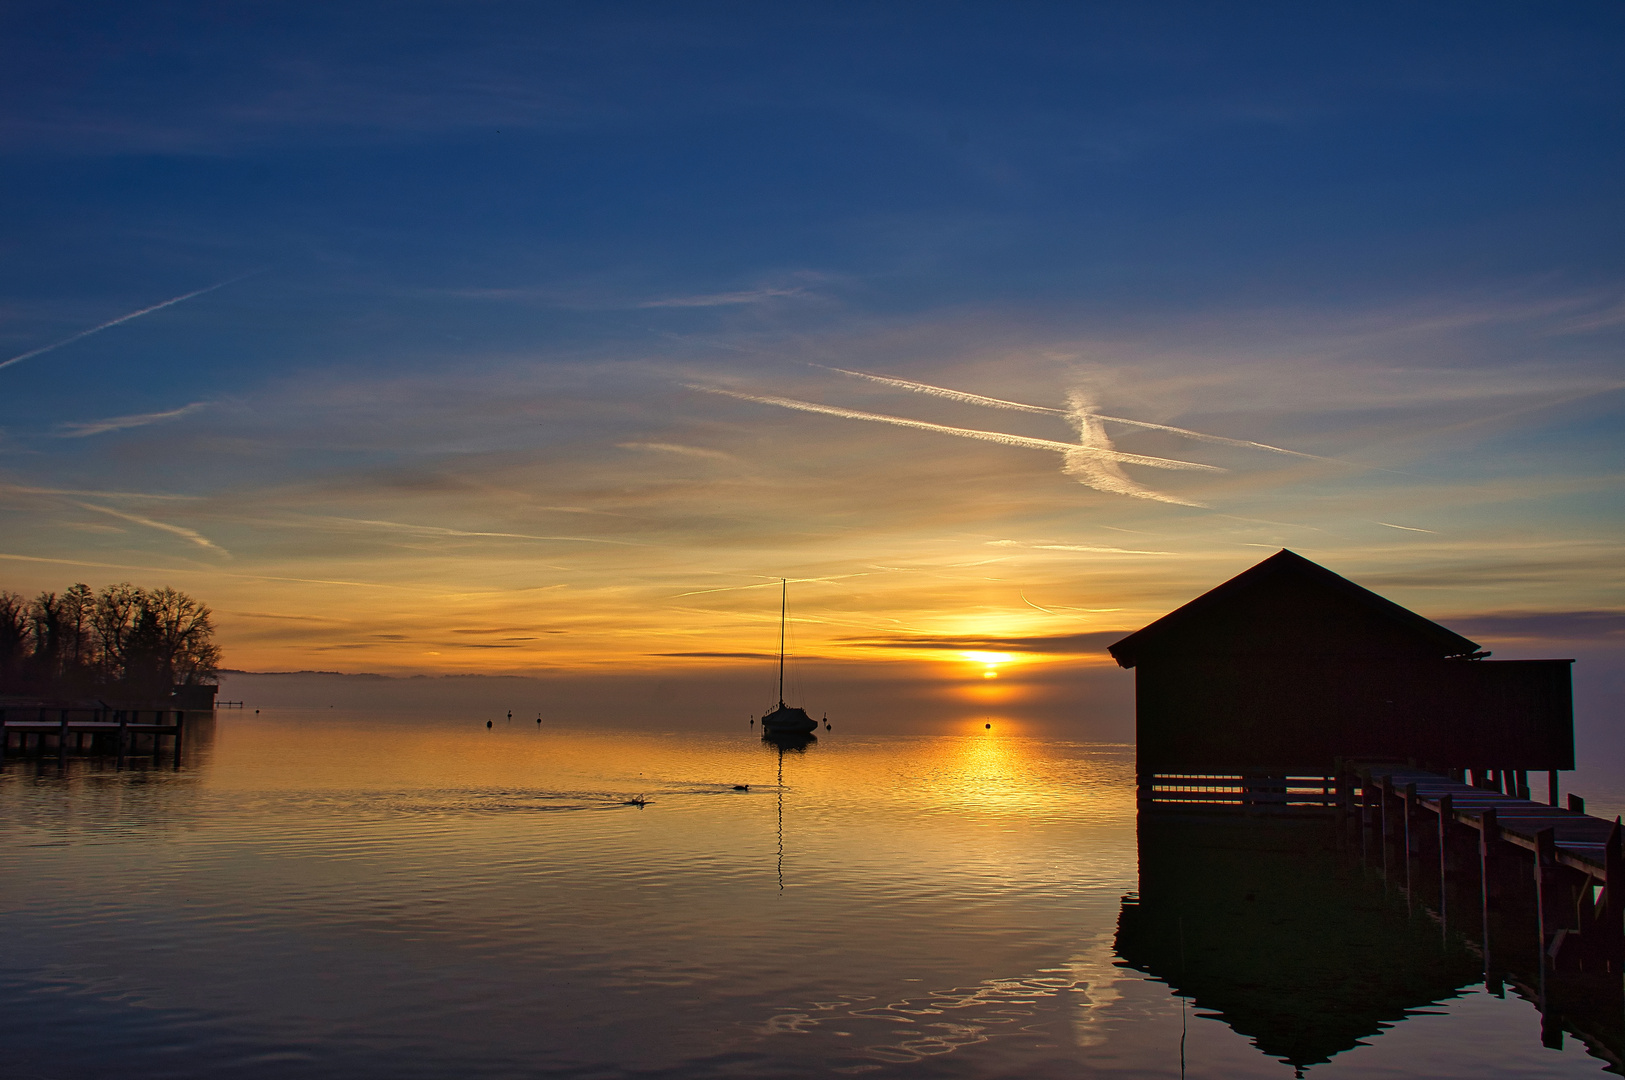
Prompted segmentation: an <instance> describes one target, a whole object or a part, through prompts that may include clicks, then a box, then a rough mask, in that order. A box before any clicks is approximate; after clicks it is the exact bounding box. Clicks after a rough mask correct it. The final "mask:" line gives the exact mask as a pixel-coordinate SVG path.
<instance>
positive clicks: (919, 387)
mask: <svg viewBox="0 0 1625 1080" xmlns="http://www.w3.org/2000/svg"><path fill="white" fill-rule="evenodd" d="M813 366H814V367H821V368H824V370H825V371H834V372H839V373H840V374H842V375H850V376H852V377H853V378H854V379H866V380H868V381H869V382H872V383H879V384H880V385H882V386H895V387H897V388H898V389H899V390H912V391H914V392H915V393H916V394H929V395H930V396H932V397H939V398H945V399H947V400H948V401H958V402H962V403H963V404H966V405H986V406H987V407H989V408H992V409H1011V410H1013V411H1015V412H1029V413H1047V414H1049V415H1052V416H1065V415H1066V410H1065V409H1046V408H1044V406H1042V405H1023V404H1022V403H1021V402H1019V401H1006V400H1004V399H1003V398H996V397H986V396H984V395H982V394H968V393H966V392H965V391H963V390H950V389H948V388H947V387H945V386H932V385H931V384H930V383H922V382H915V381H914V380H912V379H891V378H887V377H886V376H884V375H870V374H869V373H868V372H865V371H849V370H847V369H846V368H838V367H827V366H826V365H824V364H814V365H813Z"/></svg>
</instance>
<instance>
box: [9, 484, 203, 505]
mask: <svg viewBox="0 0 1625 1080" xmlns="http://www.w3.org/2000/svg"><path fill="white" fill-rule="evenodd" d="M7 493H11V494H16V495H76V496H79V497H81V498H87V499H152V500H156V501H162V502H182V501H187V502H189V501H193V500H196V499H198V498H201V496H198V495H164V494H154V493H152V492H148V491H86V490H83V489H81V488H42V487H23V486H22V485H19V484H0V495H4V494H7Z"/></svg>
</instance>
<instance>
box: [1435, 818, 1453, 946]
mask: <svg viewBox="0 0 1625 1080" xmlns="http://www.w3.org/2000/svg"><path fill="white" fill-rule="evenodd" d="M1455 816H1456V810H1455V802H1454V800H1453V799H1452V798H1451V797H1450V793H1449V792H1448V791H1447V792H1445V793H1444V794H1443V795H1440V796H1439V928H1440V929H1441V930H1443V931H1444V932H1445V933H1449V932H1450V912H1449V901H1450V826H1451V824H1452V823H1453V822H1454V821H1455Z"/></svg>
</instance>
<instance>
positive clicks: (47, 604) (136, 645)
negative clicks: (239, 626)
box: [0, 582, 220, 698]
mask: <svg viewBox="0 0 1625 1080" xmlns="http://www.w3.org/2000/svg"><path fill="white" fill-rule="evenodd" d="M219 669H220V648H219V646H217V645H216V644H215V643H214V623H213V622H212V620H211V616H210V613H209V609H208V608H207V607H205V606H204V605H203V604H200V603H199V602H198V601H196V600H194V599H192V598H191V597H190V596H187V595H186V594H185V593H183V592H178V591H177V590H175V589H170V588H162V589H143V588H140V587H138V586H135V585H131V584H130V583H128V582H123V583H121V584H118V585H109V586H108V587H107V588H105V589H103V590H102V591H101V592H99V593H98V592H92V591H91V589H90V586H88V585H84V584H77V585H74V586H72V587H71V588H69V589H68V590H67V591H65V592H63V593H61V594H57V593H54V592H42V593H40V594H39V595H38V596H36V597H34V598H33V599H32V600H29V599H26V598H24V597H22V596H19V595H18V594H16V593H13V592H7V591H5V590H0V693H5V694H51V695H73V696H82V695H88V694H94V693H99V692H111V693H115V694H121V695H124V696H139V697H145V698H155V697H166V696H167V695H168V694H169V692H170V690H171V689H172V688H173V687H176V686H183V685H197V684H200V683H213V682H214V681H215V676H216V673H217V672H218V671H219Z"/></svg>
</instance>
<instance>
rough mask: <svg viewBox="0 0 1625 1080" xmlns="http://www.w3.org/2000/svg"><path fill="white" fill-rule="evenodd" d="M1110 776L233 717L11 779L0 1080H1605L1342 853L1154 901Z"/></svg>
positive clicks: (1259, 866)
mask: <svg viewBox="0 0 1625 1080" xmlns="http://www.w3.org/2000/svg"><path fill="white" fill-rule="evenodd" d="M1132 762H1133V749H1132V747H1128V746H1117V745H1090V744H1083V743H1076V742H1068V741H1064V740H1060V739H1054V738H1042V737H1037V736H1033V735H1030V734H1029V735H1019V734H1010V733H1007V732H1005V731H1001V730H993V731H981V730H968V731H964V732H962V733H955V734H944V735H937V736H919V735H913V736H903V735H898V736H856V735H846V734H843V733H842V732H841V731H840V730H836V731H834V732H831V733H827V734H825V735H824V736H823V737H822V738H821V739H820V741H819V742H817V743H816V744H815V745H813V746H811V747H809V748H808V749H806V750H805V752H800V753H796V752H791V753H785V754H782V755H781V754H779V753H778V752H775V751H774V750H773V749H772V748H770V747H764V746H763V745H762V744H761V743H760V742H759V741H758V740H757V739H755V738H753V737H752V735H751V734H750V733H748V732H747V731H745V730H741V731H739V732H738V733H736V734H717V733H707V734H700V735H681V734H670V733H658V732H619V731H604V730H592V729H588V728H578V729H561V728H559V727H558V726H555V725H552V724H549V725H546V726H544V727H538V726H537V725H536V724H534V723H531V722H527V721H522V720H515V721H513V722H512V723H511V724H507V723H505V722H503V721H501V720H498V721H497V724H496V728H495V729H494V730H492V731H489V732H487V731H486V730H485V728H484V725H483V723H478V724H476V723H475V722H473V721H466V720H451V719H419V720H410V721H405V720H403V721H397V722H382V721H379V720H377V719H370V718H367V717H364V716H359V715H345V714H341V713H339V712H338V711H337V710H322V711H321V712H320V713H317V712H315V711H310V712H303V711H299V710H280V711H277V712H275V713H272V712H267V713H266V714H264V715H261V716H258V717H255V716H253V715H247V716H237V715H232V714H229V713H225V714H222V719H221V720H220V721H219V722H218V725H217V729H216V732H215V734H214V737H213V738H212V740H210V741H208V742H207V743H206V744H204V745H200V746H197V747H195V748H194V750H193V752H192V753H191V756H190V758H189V760H188V761H187V762H186V763H185V764H184V766H183V767H182V768H181V769H180V770H178V771H175V770H170V769H152V768H145V767H138V768H133V769H126V770H125V771H123V772H116V771H114V769H113V768H112V763H111V762H107V761H100V760H76V761H71V762H70V763H69V765H68V767H67V768H66V770H65V771H63V772H59V771H58V769H57V766H56V763H55V761H54V760H46V761H40V760H37V759H33V760H19V759H17V758H16V757H13V758H11V759H9V760H8V761H7V762H6V764H5V766H4V769H3V772H0V930H3V942H4V946H3V950H0V1016H4V1017H5V1023H4V1027H5V1032H6V1034H5V1039H4V1048H3V1050H0V1055H3V1058H0V1060H3V1069H0V1071H3V1073H4V1075H6V1076H9V1077H92V1076H97V1077H100V1076H108V1075H115V1074H116V1075H120V1076H123V1077H134V1078H142V1077H160V1076H161V1077H194V1076H196V1077H203V1076H210V1077H213V1076H218V1075H222V1074H224V1073H226V1072H228V1071H229V1073H230V1074H232V1075H233V1076H237V1077H251V1078H252V1077H458V1078H484V1077H533V1076H568V1077H606V1078H609V1077H630V1076H639V1077H643V1076H655V1077H714V1076H740V1077H746V1076H750V1077H756V1076H766V1077H774V1076H785V1077H800V1076H828V1075H836V1076H866V1077H874V1078H876V1080H880V1078H888V1077H899V1078H902V1077H908V1078H914V1077H922V1078H923V1077H1049V1076H1056V1077H1060V1076H1067V1077H1075V1076H1078V1075H1094V1074H1101V1075H1113V1076H1125V1077H1127V1076H1132V1077H1140V1076H1145V1077H1175V1076H1180V1075H1185V1076H1189V1077H1255V1076H1256V1077H1290V1076H1292V1075H1293V1071H1294V1070H1293V1066H1292V1065H1290V1064H1284V1063H1283V1062H1282V1061H1281V1060H1278V1058H1279V1057H1282V1056H1291V1055H1297V1056H1298V1057H1299V1059H1300V1064H1308V1066H1309V1070H1308V1074H1309V1075H1312V1076H1316V1077H1326V1078H1333V1077H1345V1076H1346V1077H1354V1076H1358V1077H1376V1076H1428V1077H1475V1078H1481V1077H1545V1076H1553V1077H1558V1076H1592V1075H1597V1074H1599V1073H1601V1072H1602V1071H1603V1069H1604V1062H1602V1061H1601V1060H1599V1059H1598V1058H1597V1057H1595V1056H1592V1055H1591V1054H1588V1052H1587V1049H1586V1047H1585V1046H1584V1045H1582V1044H1581V1042H1580V1041H1579V1040H1577V1039H1574V1038H1573V1037H1572V1036H1571V1037H1569V1038H1568V1039H1567V1040H1566V1041H1565V1044H1564V1047H1563V1048H1562V1049H1552V1048H1548V1047H1545V1046H1543V1045H1542V1039H1541V1031H1540V1015H1539V1013H1538V1012H1537V1010H1536V1009H1535V1008H1534V1007H1533V1006H1532V1005H1531V1004H1529V1003H1528V1002H1527V1001H1525V1000H1522V999H1521V998H1519V997H1518V996H1517V995H1516V994H1515V993H1511V992H1508V993H1507V994H1506V996H1505V997H1498V996H1495V995H1493V994H1491V993H1487V992H1486V991H1485V988H1484V987H1483V985H1482V983H1481V982H1480V981H1479V980H1478V978H1477V976H1476V975H1475V974H1474V970H1475V969H1474V963H1475V962H1476V961H1474V959H1473V957H1472V956H1470V955H1469V954H1468V953H1467V952H1466V951H1464V950H1463V949H1461V948H1460V947H1459V946H1456V945H1451V944H1450V943H1448V942H1447V941H1445V940H1444V939H1443V938H1442V937H1441V935H1440V934H1439V932H1438V928H1437V926H1436V924H1434V923H1432V922H1430V921H1429V920H1427V919H1426V918H1425V917H1424V916H1421V915H1407V913H1406V909H1405V906H1404V904H1403V903H1402V902H1400V901H1397V900H1395V899H1394V898H1393V897H1392V896H1389V895H1385V894H1384V893H1383V892H1382V889H1381V886H1380V885H1378V884H1376V883H1375V882H1374V880H1373V879H1372V878H1371V876H1370V875H1368V874H1367V875H1362V873H1361V872H1360V871H1359V870H1358V868H1357V867H1355V868H1349V867H1348V866H1346V864H1343V863H1336V862H1334V861H1329V860H1330V857H1329V856H1328V857H1327V859H1318V860H1317V859H1305V858H1302V857H1299V856H1280V857H1275V856H1260V857H1258V858H1254V857H1252V856H1247V857H1245V858H1241V860H1240V861H1239V862H1238V861H1235V860H1230V861H1226V860H1227V859H1229V857H1228V856H1225V857H1224V858H1220V859H1218V860H1217V861H1214V859H1211V858H1209V859H1206V861H1205V862H1204V861H1203V859H1202V858H1198V859H1196V860H1195V862H1194V863H1193V864H1192V865H1193V870H1192V873H1193V874H1195V875H1197V876H1200V875H1202V874H1207V875H1210V880H1207V882H1206V884H1204V885H1202V887H1201V889H1199V890H1197V892H1195V893H1192V894H1191V895H1190V896H1188V897H1186V898H1185V899H1182V900H1179V901H1178V903H1179V904H1185V905H1186V906H1184V907H1179V908H1178V910H1177V911H1176V910H1175V908H1174V907H1169V906H1167V905H1166V904H1165V905H1164V906H1163V907H1162V908H1157V907H1156V905H1154V904H1153V903H1152V897H1151V895H1150V894H1149V893H1148V895H1147V898H1146V902H1145V904H1144V905H1142V904H1141V903H1140V902H1139V901H1138V900H1137V898H1136V893H1137V890H1139V888H1140V860H1139V849H1138V843H1137V830H1136V816H1135V808H1134V798H1133V784H1132ZM734 785H748V786H749V790H748V791H737V790H734ZM637 797H642V798H644V799H646V800H647V803H646V805H643V806H641V807H640V806H636V805H628V802H629V801H630V800H633V799H635V798H637ZM1150 842H1151V841H1150V840H1149V839H1148V843H1150ZM1157 842H1158V843H1161V841H1160V840H1159V841H1157ZM1189 842H1190V837H1189V836H1188V835H1187V836H1184V837H1182V838H1176V841H1175V842H1174V844H1175V846H1174V847H1171V848H1167V847H1165V848H1160V849H1158V851H1160V855H1158V854H1156V853H1154V852H1153V853H1148V858H1150V859H1152V860H1153V861H1156V859H1160V860H1161V861H1160V862H1159V863H1158V865H1161V866H1164V867H1166V866H1167V865H1183V863H1181V862H1180V858H1179V856H1178V852H1179V850H1181V849H1180V848H1179V847H1178V844H1179V843H1187V844H1188V843H1189ZM1170 852H1173V854H1172V855H1170V854H1169V853H1170ZM1210 854H1211V852H1210ZM1271 858H1274V860H1275V861H1274V862H1270V859H1271ZM1260 859H1262V860H1263V861H1260ZM1150 865H1151V864H1150V863H1149V862H1148V867H1149V866H1150ZM1283 868H1284V872H1283ZM1149 872H1150V870H1149V869H1148V873H1149ZM1148 888H1149V886H1148ZM1304 889H1309V890H1311V893H1310V894H1304V893H1303V892H1302V890H1304ZM1317 890H1318V891H1317ZM1306 895H1307V900H1306V899H1305V897H1306ZM1202 897H1206V898H1207V899H1205V900H1203V899H1201V898H1202ZM1278 898H1284V899H1280V900H1279V901H1278ZM1169 903H1173V901H1170V902H1169ZM1227 905H1228V906H1227ZM1257 905H1262V906H1257ZM1272 905H1273V906H1272ZM1232 908H1233V909H1234V911H1235V912H1236V914H1235V915H1234V919H1233V920H1232V921H1226V920H1230V919H1231V916H1230V915H1227V914H1225V913H1226V912H1227V911H1230V910H1231V909H1232ZM1305 909H1311V910H1307V911H1306V910H1305ZM1253 912H1261V913H1262V914H1260V915H1256V916H1255V915H1254V914H1252V913H1253ZM1327 925H1329V926H1331V927H1332V930H1330V931H1325V932H1323V927H1324V926H1327ZM1249 935H1255V936H1252V937H1250V936H1249ZM1306 935H1307V936H1306ZM1317 935H1319V936H1317ZM1304 941H1313V942H1320V943H1321V944H1320V945H1318V946H1317V947H1316V948H1315V949H1311V950H1309V951H1308V952H1307V953H1306V952H1305V951H1304V950H1303V948H1302V945H1301V943H1302V942H1304ZM1294 942H1296V943H1298V944H1297V945H1294V944H1293V943H1294ZM1293 948H1297V949H1298V951H1297V952H1296V953H1294V952H1292V949H1293ZM1283 949H1285V950H1286V952H1285V953H1283V951H1282V950H1283ZM1345 951H1346V955H1345ZM1137 968H1145V969H1148V970H1150V971H1152V972H1154V973H1155V974H1157V975H1160V976H1161V977H1162V978H1165V979H1168V980H1169V982H1173V983H1174V984H1175V985H1177V986H1180V987H1181V989H1182V990H1184V991H1185V992H1186V993H1187V994H1191V995H1194V1000H1191V998H1190V997H1186V996H1181V995H1179V994H1176V993H1175V992H1174V991H1173V990H1172V989H1170V986H1169V985H1168V983H1167V982H1164V981H1161V980H1160V979H1159V978H1154V977H1153V976H1152V975H1148V974H1146V973H1145V971H1143V970H1138V969H1137ZM1362 973H1363V974H1362ZM1390 976H1391V978H1390ZM1393 1009H1398V1011H1397V1012H1392V1010H1393ZM1385 1010H1389V1012H1387V1013H1385ZM1238 1029H1240V1030H1238ZM1317 1055H1318V1056H1321V1057H1324V1056H1328V1055H1329V1056H1330V1060H1329V1061H1323V1062H1320V1063H1316V1061H1315V1060H1312V1059H1315V1058H1316V1057H1317Z"/></svg>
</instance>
